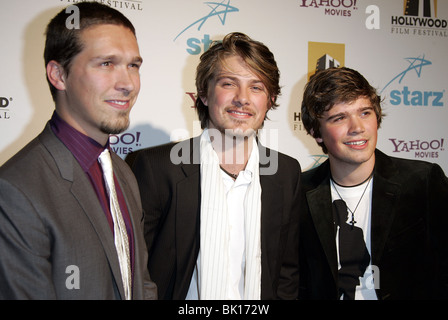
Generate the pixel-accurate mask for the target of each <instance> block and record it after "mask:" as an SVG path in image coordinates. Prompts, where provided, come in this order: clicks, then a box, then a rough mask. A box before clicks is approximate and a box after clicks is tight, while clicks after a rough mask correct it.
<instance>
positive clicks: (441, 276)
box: [300, 150, 448, 300]
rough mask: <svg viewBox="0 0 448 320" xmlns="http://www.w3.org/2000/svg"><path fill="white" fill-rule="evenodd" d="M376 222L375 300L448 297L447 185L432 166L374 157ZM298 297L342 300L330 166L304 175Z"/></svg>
mask: <svg viewBox="0 0 448 320" xmlns="http://www.w3.org/2000/svg"><path fill="white" fill-rule="evenodd" d="M375 156H376V163H375V169H374V175H373V197H372V216H371V256H372V264H373V265H375V266H377V267H378V268H379V274H378V275H376V276H375V277H374V279H375V281H377V280H378V279H379V289H376V294H377V296H378V299H380V300H381V299H437V298H448V260H447V259H448V232H447V231H446V230H445V229H446V227H447V226H448V180H447V178H446V177H445V175H444V173H443V171H442V169H441V168H440V167H439V166H438V165H436V164H430V163H428V162H423V161H416V160H405V159H399V158H392V157H389V156H387V155H385V154H384V153H382V152H381V151H379V150H376V151H375ZM302 182H303V189H302V192H301V194H302V197H303V198H302V202H301V211H300V215H301V217H300V267H301V269H300V274H301V277H300V298H302V299H337V293H338V289H337V274H338V270H337V268H338V266H337V252H336V243H335V231H334V228H333V218H332V202H331V192H330V165H329V160H327V161H326V162H324V163H323V164H322V165H321V166H319V167H317V168H315V169H313V170H310V171H308V172H305V173H304V174H303V175H302Z"/></svg>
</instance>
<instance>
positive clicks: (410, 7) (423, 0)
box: [391, 0, 448, 38]
mask: <svg viewBox="0 0 448 320" xmlns="http://www.w3.org/2000/svg"><path fill="white" fill-rule="evenodd" d="M403 1H404V10H403V15H396V16H392V17H391V33H393V34H398V35H412V36H427V37H437V38H447V37H448V31H447V25H448V22H447V20H446V19H444V18H440V17H439V12H437V11H438V10H437V8H438V7H437V0H403Z"/></svg>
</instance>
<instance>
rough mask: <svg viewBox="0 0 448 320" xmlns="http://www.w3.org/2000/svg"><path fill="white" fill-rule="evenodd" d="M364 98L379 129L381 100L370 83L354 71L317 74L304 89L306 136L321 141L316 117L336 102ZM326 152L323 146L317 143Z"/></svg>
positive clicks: (343, 70) (346, 69)
mask: <svg viewBox="0 0 448 320" xmlns="http://www.w3.org/2000/svg"><path fill="white" fill-rule="evenodd" d="M361 97H365V98H367V99H368V100H369V101H370V103H371V104H372V107H373V109H374V111H375V114H376V119H377V123H378V128H379V127H380V125H381V121H382V118H383V116H384V115H383V112H382V110H381V98H380V96H379V95H378V94H377V91H376V89H375V88H373V87H372V86H371V85H370V84H369V82H368V81H367V80H366V79H365V78H364V77H363V76H362V75H361V74H360V73H359V72H358V71H356V70H353V69H350V68H346V67H341V68H329V69H325V70H321V71H317V72H316V73H315V74H314V75H313V76H312V77H311V78H310V80H309V81H308V83H307V84H306V86H305V90H304V93H303V100H302V110H301V111H302V122H303V126H304V127H305V129H306V131H307V133H308V134H310V135H312V136H313V137H314V138H321V134H320V124H319V118H321V117H322V116H323V113H324V112H325V111H328V110H330V109H331V108H332V107H333V106H334V105H336V104H339V103H351V102H354V101H356V100H357V99H358V98H361ZM318 144H319V145H320V146H321V147H322V150H323V151H324V152H325V153H327V151H328V150H327V148H326V146H325V145H324V143H323V142H322V143H318Z"/></svg>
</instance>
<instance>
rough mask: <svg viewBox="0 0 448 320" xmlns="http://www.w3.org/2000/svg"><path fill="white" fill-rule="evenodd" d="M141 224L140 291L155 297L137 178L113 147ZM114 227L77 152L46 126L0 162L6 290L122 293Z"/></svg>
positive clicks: (41, 294) (1, 283)
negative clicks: (149, 271)
mask: <svg viewBox="0 0 448 320" xmlns="http://www.w3.org/2000/svg"><path fill="white" fill-rule="evenodd" d="M111 157H112V163H113V167H114V172H115V174H116V177H117V179H118V181H119V183H120V187H121V189H122V190H123V194H124V196H125V199H126V204H127V206H128V209H129V213H130V217H131V222H132V226H133V228H134V238H135V239H134V243H135V264H134V283H133V298H134V299H152V298H156V296H157V294H156V287H155V284H154V283H153V282H152V281H151V279H150V278H149V273H148V271H147V268H146V264H147V252H146V245H145V242H144V238H143V221H144V215H143V211H142V207H141V202H140V198H139V197H140V195H139V191H138V186H137V184H136V181H135V178H134V177H133V174H132V171H131V170H130V169H129V167H128V166H127V164H126V163H125V162H124V161H122V160H121V159H120V158H119V157H118V156H117V155H116V154H114V153H112V154H111ZM123 297H124V291H123V284H122V280H121V276H120V267H119V263H118V257H117V254H116V250H115V247H114V239H113V234H112V231H111V230H110V227H109V225H108V222H107V219H106V217H105V215H104V211H103V210H102V208H101V205H100V202H99V200H98V198H97V196H96V194H95V191H94V189H93V187H92V185H91V183H90V181H89V179H88V177H87V175H86V174H85V173H84V172H83V170H82V169H81V167H80V165H79V164H78V162H77V161H76V159H75V158H74V157H73V155H72V154H71V152H70V151H69V150H68V149H67V148H66V147H65V146H64V144H63V143H62V142H61V141H60V140H59V139H58V138H57V137H56V136H55V135H54V134H53V132H52V130H51V128H50V126H49V124H47V126H46V127H45V129H44V130H43V132H42V133H41V134H40V135H39V136H38V137H36V138H35V139H34V140H33V141H31V142H30V143H29V144H28V145H27V146H25V147H24V148H23V149H22V150H21V151H19V152H18V153H17V154H16V155H15V156H14V157H12V158H11V159H10V160H8V161H7V162H6V163H5V164H4V165H3V166H2V167H1V168H0V298H2V299H122V298H123Z"/></svg>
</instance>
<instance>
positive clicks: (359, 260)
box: [333, 199, 370, 300]
mask: <svg viewBox="0 0 448 320" xmlns="http://www.w3.org/2000/svg"><path fill="white" fill-rule="evenodd" d="M347 215H348V210H347V205H346V204H345V202H344V201H343V200H341V199H338V200H335V201H333V218H334V221H335V227H336V225H337V226H339V263H340V265H341V268H340V269H339V270H338V287H339V298H340V297H341V295H344V296H343V299H344V300H354V299H355V290H356V286H357V285H359V277H362V276H363V275H364V272H365V271H366V268H367V267H368V266H369V264H370V255H369V252H368V251H367V247H366V243H365V242H364V236H363V232H362V229H361V228H359V227H356V226H352V225H350V224H348V223H346V221H347Z"/></svg>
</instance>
